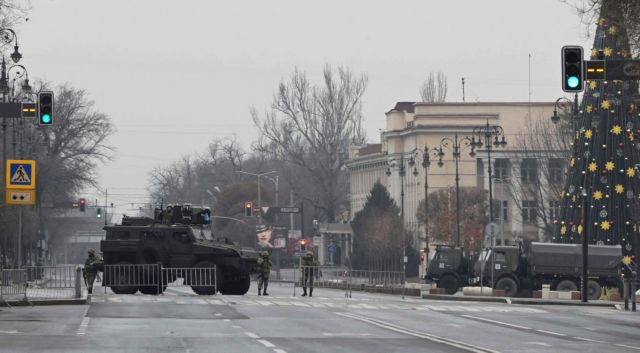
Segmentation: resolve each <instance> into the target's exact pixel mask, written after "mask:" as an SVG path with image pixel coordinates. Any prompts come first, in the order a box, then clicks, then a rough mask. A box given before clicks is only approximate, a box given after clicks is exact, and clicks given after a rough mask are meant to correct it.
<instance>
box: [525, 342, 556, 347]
mask: <svg viewBox="0 0 640 353" xmlns="http://www.w3.org/2000/svg"><path fill="white" fill-rule="evenodd" d="M527 344H533V345H536V346H543V347H550V346H551V345H550V344H548V343H544V342H527Z"/></svg>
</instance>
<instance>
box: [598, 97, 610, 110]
mask: <svg viewBox="0 0 640 353" xmlns="http://www.w3.org/2000/svg"><path fill="white" fill-rule="evenodd" d="M600 107H601V108H602V109H604V110H609V108H610V107H611V103H609V101H608V100H606V99H605V100H603V101H602V103H600Z"/></svg>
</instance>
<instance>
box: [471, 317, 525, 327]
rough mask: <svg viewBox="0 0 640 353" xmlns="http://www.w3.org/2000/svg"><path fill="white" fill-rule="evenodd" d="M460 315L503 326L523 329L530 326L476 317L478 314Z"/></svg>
mask: <svg viewBox="0 0 640 353" xmlns="http://www.w3.org/2000/svg"><path fill="white" fill-rule="evenodd" d="M462 317H466V318H469V319H474V320H480V321H486V322H492V323H494V324H498V325H504V326H509V327H515V328H519V329H523V330H531V327H526V326H520V325H514V324H510V323H508V322H502V321H496V320H491V319H485V318H483V317H478V316H471V315H462Z"/></svg>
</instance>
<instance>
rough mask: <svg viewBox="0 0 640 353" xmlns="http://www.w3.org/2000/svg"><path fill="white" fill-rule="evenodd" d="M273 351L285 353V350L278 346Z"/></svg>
mask: <svg viewBox="0 0 640 353" xmlns="http://www.w3.org/2000/svg"><path fill="white" fill-rule="evenodd" d="M273 351H274V352H275V353H287V351H285V350H284V349H280V348H275V349H274V350H273Z"/></svg>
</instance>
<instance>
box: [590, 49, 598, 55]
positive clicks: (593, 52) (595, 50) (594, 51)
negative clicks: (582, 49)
mask: <svg viewBox="0 0 640 353" xmlns="http://www.w3.org/2000/svg"><path fill="white" fill-rule="evenodd" d="M596 55H598V49H596V48H591V56H592V57H595V56H596Z"/></svg>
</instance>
